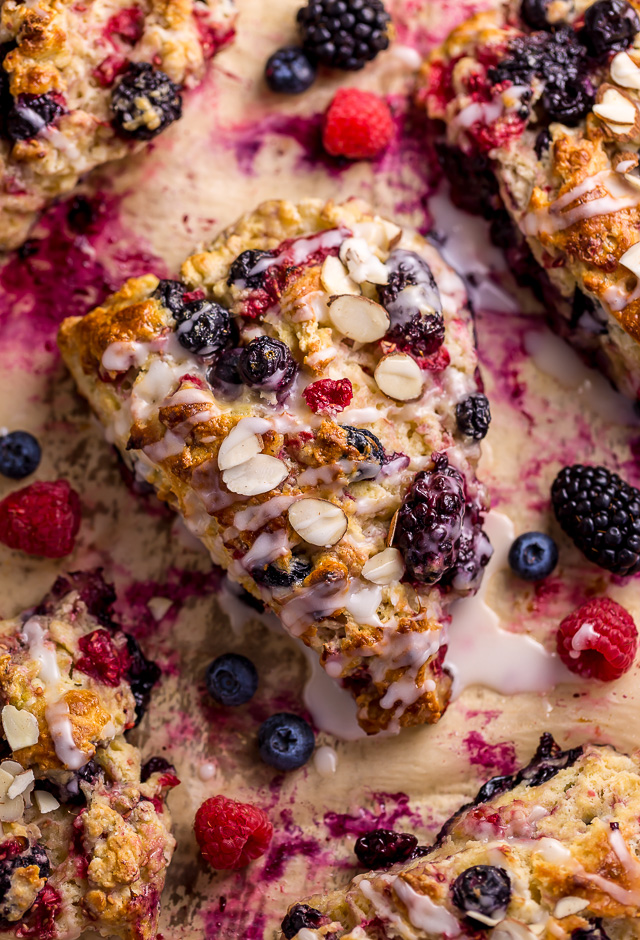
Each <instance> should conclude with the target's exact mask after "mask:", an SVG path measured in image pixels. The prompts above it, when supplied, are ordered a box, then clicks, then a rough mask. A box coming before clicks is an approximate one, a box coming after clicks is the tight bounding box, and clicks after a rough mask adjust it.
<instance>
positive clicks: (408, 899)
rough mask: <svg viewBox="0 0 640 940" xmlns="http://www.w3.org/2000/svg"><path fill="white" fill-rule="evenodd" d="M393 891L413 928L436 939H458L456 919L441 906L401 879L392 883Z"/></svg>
mask: <svg viewBox="0 0 640 940" xmlns="http://www.w3.org/2000/svg"><path fill="white" fill-rule="evenodd" d="M393 890H394V891H395V893H396V895H397V896H398V897H399V898H400V900H401V901H402V903H403V904H405V905H406V908H407V915H408V917H409V920H410V921H411V923H412V924H413V926H414V927H417V928H418V929H419V930H425V931H427V932H428V933H430V934H435V935H436V936H438V937H441V936H446V937H459V936H460V934H461V933H462V930H461V928H460V923H459V921H458V919H457V917H454V916H453V914H452V913H451V912H450V911H448V910H447V909H446V907H444V906H443V905H440V904H434V902H433V901H432V900H431V898H430V897H427V895H426V894H418V892H417V891H414V890H413V888H412V887H411V885H409V884H407V882H406V881H403V880H402V878H401V877H397V878H396V880H395V881H394V883H393Z"/></svg>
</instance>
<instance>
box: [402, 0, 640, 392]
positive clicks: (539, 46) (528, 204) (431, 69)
mask: <svg viewBox="0 0 640 940" xmlns="http://www.w3.org/2000/svg"><path fill="white" fill-rule="evenodd" d="M637 10H638V8H637V7H636V6H634V5H633V4H630V3H627V2H626V0H596V2H595V3H589V2H584V0H581V2H577V3H575V4H574V3H568V2H567V3H565V2H564V0H557V2H552V3H546V2H544V0H523V2H522V4H520V3H519V2H518V3H511V4H510V5H505V6H504V7H501V8H499V9H497V10H491V11H486V12H483V13H478V14H476V15H475V16H473V17H471V18H470V19H468V20H466V21H465V22H464V23H462V24H461V25H460V26H458V27H457V28H456V29H455V30H454V31H453V32H452V33H451V35H450V36H449V37H448V38H447V40H446V41H445V42H444V43H443V45H442V46H441V47H440V48H438V49H437V50H436V51H435V52H434V53H433V54H432V55H431V57H430V59H429V61H428V62H427V64H426V66H425V69H424V72H423V83H422V88H421V92H420V97H421V100H422V101H423V102H424V104H425V106H426V109H427V112H428V115H429V117H430V118H432V119H433V120H434V121H436V122H437V127H438V128H439V150H440V156H441V160H442V163H443V166H444V169H445V172H446V173H447V175H448V176H449V178H450V180H451V184H452V195H453V198H454V199H455V200H456V201H457V202H458V204H459V205H461V206H462V207H463V208H467V209H471V210H472V211H479V212H481V213H482V214H483V215H485V217H486V218H488V219H491V224H492V233H493V235H494V238H495V241H496V243H497V244H499V245H500V246H501V247H503V248H505V249H506V252H507V259H508V261H509V262H510V265H511V267H512V268H513V270H514V273H515V274H516V275H517V276H518V277H519V279H520V280H522V281H523V282H524V283H527V284H529V285H530V286H533V287H534V289H535V290H536V291H537V293H538V295H539V296H541V297H542V298H543V299H544V301H545V304H546V307H547V311H548V313H549V316H550V317H551V319H552V321H553V324H554V326H555V328H556V329H557V330H558V331H559V333H560V334H561V335H562V336H564V337H565V338H566V339H568V340H569V342H571V343H572V344H573V345H574V346H575V347H576V348H577V349H578V350H579V351H580V352H581V353H582V354H583V355H584V356H585V357H586V358H587V359H588V360H589V361H590V362H591V363H592V364H595V365H597V366H599V367H600V368H601V369H602V370H603V371H604V373H605V374H606V375H607V376H608V377H609V379H610V380H611V381H612V382H613V384H614V385H615V386H616V387H618V388H619V389H620V390H621V391H622V392H624V393H625V394H626V395H628V396H630V397H631V398H633V399H637V398H638V397H639V396H640V348H639V344H640V255H639V252H640V248H638V242H639V240H640V170H639V166H638V149H639V148H640V110H639V108H640V17H639V15H638V12H637Z"/></svg>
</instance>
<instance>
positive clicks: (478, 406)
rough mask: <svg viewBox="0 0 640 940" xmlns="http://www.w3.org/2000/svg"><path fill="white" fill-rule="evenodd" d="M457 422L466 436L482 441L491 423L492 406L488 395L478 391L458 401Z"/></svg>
mask: <svg viewBox="0 0 640 940" xmlns="http://www.w3.org/2000/svg"><path fill="white" fill-rule="evenodd" d="M456 422H457V424H458V430H459V431H460V432H461V433H462V434H464V435H465V436H466V437H472V438H473V439H474V441H481V440H482V439H483V438H484V437H486V436H487V432H488V430H489V425H490V424H491V408H490V406H489V399H488V398H487V396H486V395H483V394H482V393H481V392H478V393H476V394H475V395H469V397H468V398H465V399H464V401H460V402H458V404H457V405H456Z"/></svg>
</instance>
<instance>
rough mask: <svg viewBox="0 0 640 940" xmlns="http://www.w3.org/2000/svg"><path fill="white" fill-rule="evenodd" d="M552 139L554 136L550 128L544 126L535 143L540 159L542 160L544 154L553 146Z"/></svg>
mask: <svg viewBox="0 0 640 940" xmlns="http://www.w3.org/2000/svg"><path fill="white" fill-rule="evenodd" d="M551 140H552V138H551V132H550V131H549V128H548V127H543V128H542V130H541V131H539V133H538V135H537V137H536V142H535V144H534V149H535V151H536V157H537V158H538V160H542V154H543V153H546V152H547V150H548V149H549V147H550V146H551Z"/></svg>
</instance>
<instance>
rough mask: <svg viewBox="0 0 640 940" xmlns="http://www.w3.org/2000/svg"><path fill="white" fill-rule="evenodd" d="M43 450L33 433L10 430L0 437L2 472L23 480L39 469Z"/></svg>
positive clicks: (0, 467) (0, 469) (0, 470)
mask: <svg viewBox="0 0 640 940" xmlns="http://www.w3.org/2000/svg"><path fill="white" fill-rule="evenodd" d="M41 454H42V451H41V449H40V445H39V444H38V442H37V440H36V439H35V437H34V436H33V434H29V432H28V431H10V432H9V434H3V435H2V436H1V437H0V473H1V474H2V475H3V476H5V477H9V478H10V479H12V480H22V479H24V477H28V476H29V474H30V473H33V471H34V470H36V469H37V467H38V465H39V463H40V457H41Z"/></svg>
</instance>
